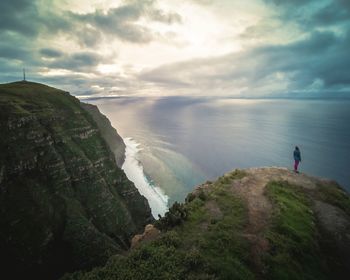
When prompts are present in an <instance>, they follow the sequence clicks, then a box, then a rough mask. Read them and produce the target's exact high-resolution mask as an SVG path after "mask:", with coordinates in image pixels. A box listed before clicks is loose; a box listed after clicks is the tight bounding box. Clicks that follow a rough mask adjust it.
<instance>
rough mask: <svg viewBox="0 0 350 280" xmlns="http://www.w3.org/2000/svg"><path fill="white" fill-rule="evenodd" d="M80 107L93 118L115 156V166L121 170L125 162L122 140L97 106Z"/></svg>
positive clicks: (83, 105)
mask: <svg viewBox="0 0 350 280" xmlns="http://www.w3.org/2000/svg"><path fill="white" fill-rule="evenodd" d="M81 106H82V107H83V108H84V109H85V110H86V111H88V112H89V114H90V115H91V116H92V117H93V119H94V121H95V122H96V124H97V126H98V128H99V130H100V132H101V134H102V136H103V138H104V139H105V140H106V142H107V144H108V146H109V148H110V149H111V151H113V153H114V154H115V159H116V162H117V165H118V166H119V167H120V168H121V167H122V165H123V163H124V160H125V144H124V141H123V139H122V138H121V137H120V136H119V134H118V133H117V131H116V129H115V128H114V127H113V126H112V125H111V122H110V121H109V119H108V118H107V117H106V116H105V115H102V114H101V113H100V111H99V110H98V108H97V106H95V105H92V104H87V103H81Z"/></svg>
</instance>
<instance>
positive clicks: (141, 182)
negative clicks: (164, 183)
mask: <svg viewBox="0 0 350 280" xmlns="http://www.w3.org/2000/svg"><path fill="white" fill-rule="evenodd" d="M123 140H124V143H125V146H126V149H125V161H124V164H123V166H122V169H123V170H124V172H125V174H126V176H127V177H128V179H129V180H130V181H132V182H133V183H134V184H135V186H136V188H137V189H138V190H139V192H140V193H141V194H142V195H143V196H145V197H146V198H147V200H148V203H149V205H150V207H151V210H152V215H153V216H154V217H155V218H156V219H157V218H158V214H160V215H162V216H163V215H164V213H165V212H166V211H168V200H169V197H168V196H167V195H166V194H164V192H163V190H162V189H161V188H159V187H158V186H155V185H154V184H153V183H152V182H150V181H149V180H148V179H147V177H146V176H145V173H144V171H143V166H142V165H141V162H140V160H139V152H140V151H141V150H142V149H140V148H139V146H140V144H139V143H137V142H136V141H135V140H133V139H132V138H124V139H123Z"/></svg>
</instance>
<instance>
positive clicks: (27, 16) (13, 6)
mask: <svg viewBox="0 0 350 280" xmlns="http://www.w3.org/2000/svg"><path fill="white" fill-rule="evenodd" d="M0 12H1V17H0V31H14V32H19V33H21V34H23V35H26V36H27V35H28V36H33V35H35V34H37V32H38V30H37V22H36V20H35V19H36V18H38V9H37V7H36V3H35V1H32V0H1V1H0Z"/></svg>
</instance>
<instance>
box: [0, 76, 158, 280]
mask: <svg viewBox="0 0 350 280" xmlns="http://www.w3.org/2000/svg"><path fill="white" fill-rule="evenodd" d="M82 106H84V108H85V109H86V107H89V106H87V105H82V104H81V103H80V102H79V100H78V99H76V98H74V97H72V96H70V95H69V93H67V92H63V91H60V90H57V89H54V88H50V87H48V86H44V85H41V84H36V83H29V82H17V83H11V84H3V85H0V131H1V138H0V228H1V232H0V257H1V263H2V266H3V267H4V268H5V269H6V270H8V272H11V273H12V277H11V278H12V279H15V278H16V277H17V276H19V275H18V274H21V275H26V276H27V277H29V276H30V275H32V276H33V275H34V276H36V278H37V279H38V278H46V279H49V278H54V277H57V276H59V275H62V273H63V272H65V271H72V270H75V269H79V268H80V269H81V268H90V267H92V266H95V265H100V264H103V263H104V262H105V261H106V260H107V258H108V257H109V256H111V255H113V254H116V253H118V252H121V251H123V250H125V249H127V248H128V247H129V245H130V239H131V237H132V236H133V235H134V234H135V233H137V232H142V230H143V228H144V226H145V225H146V224H148V223H149V222H150V221H152V220H153V217H152V215H151V210H150V208H149V205H148V202H147V200H146V199H145V198H144V197H143V196H141V195H140V194H139V192H138V191H137V189H136V188H135V186H134V185H133V183H132V182H130V181H129V180H128V179H127V177H126V176H125V174H124V172H123V171H122V170H121V169H120V168H118V167H117V165H116V160H115V157H114V155H113V153H112V152H111V149H113V150H114V151H115V150H118V151H120V153H121V151H123V149H124V146H123V143H122V140H121V138H120V137H118V136H117V135H116V132H115V130H112V131H110V132H109V131H108V130H109V129H110V128H111V127H110V124H109V122H107V121H106V119H105V117H104V116H99V113H98V111H97V110H95V109H92V110H93V111H94V112H93V113H91V110H88V111H89V113H88V112H87V111H86V110H85V109H83V108H82ZM91 114H92V116H91ZM96 122H97V123H100V124H101V123H104V124H103V129H102V131H101V128H100V127H99V126H98V125H97V124H96ZM103 135H104V136H105V137H106V138H107V140H105V139H104V138H103ZM113 139H118V144H113V145H114V146H113V145H112V144H111V142H112V141H113ZM108 142H110V143H109V144H110V145H108V144H107V143H108ZM118 145H121V147H120V148H118V147H117V146H118ZM118 158H119V164H120V163H121V160H122V157H120V156H119V157H118Z"/></svg>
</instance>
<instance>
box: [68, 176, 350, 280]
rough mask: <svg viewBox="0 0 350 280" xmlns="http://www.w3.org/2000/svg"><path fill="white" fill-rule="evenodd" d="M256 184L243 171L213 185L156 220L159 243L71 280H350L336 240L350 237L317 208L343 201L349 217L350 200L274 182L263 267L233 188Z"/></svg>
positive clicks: (339, 192) (324, 185) (341, 193)
mask: <svg viewBox="0 0 350 280" xmlns="http://www.w3.org/2000/svg"><path fill="white" fill-rule="evenodd" d="M288 176H289V175H288ZM290 176H294V175H290ZM252 178H253V177H252V175H251V173H249V172H248V173H246V172H244V171H238V170H236V171H234V172H232V173H228V174H225V175H224V176H223V177H220V178H219V179H218V180H217V181H216V182H214V183H211V182H209V183H206V184H205V185H203V186H202V187H200V188H198V189H197V190H196V191H195V192H193V193H192V194H190V195H189V196H188V197H187V199H186V202H185V203H184V204H178V203H176V204H174V205H173V207H172V208H170V210H169V212H168V213H167V214H166V216H165V217H163V218H162V219H161V220H159V221H157V222H156V224H155V225H156V226H157V227H158V228H159V229H161V230H162V232H161V234H160V235H159V238H158V239H157V240H156V241H151V242H147V243H141V246H140V247H138V248H136V249H134V250H131V251H130V252H129V254H128V255H126V256H123V257H121V256H116V257H112V258H110V260H109V261H108V263H107V264H106V266H103V267H100V268H95V269H94V270H92V271H90V272H76V273H74V274H69V275H66V276H65V277H64V278H63V279H64V280H73V279H74V280H81V279H88V280H97V279H105V280H112V279H123V280H127V279H134V280H135V279H152V280H154V279H347V276H348V272H349V271H348V270H349V269H348V267H347V265H348V262H349V261H348V258H346V256H349V253H350V250H348V251H347V252H346V253H345V254H343V253H344V252H341V250H338V248H337V247H336V245H335V238H337V236H338V235H339V234H348V233H349V231H348V229H344V231H343V232H335V231H336V229H335V228H334V232H333V233H335V234H333V233H329V232H328V233H327V229H325V228H323V226H322V223H321V222H320V221H319V219H320V217H319V216H318V214H317V212H316V211H315V209H314V204H315V203H316V201H318V199H321V200H323V199H324V201H329V200H330V199H331V200H332V201H334V200H333V199H335V201H336V203H335V204H338V203H341V205H340V206H339V207H340V208H337V211H338V210H339V211H340V212H339V213H343V214H345V212H344V211H343V210H342V208H343V209H347V207H348V201H349V196H348V195H347V194H346V193H345V192H344V191H342V190H341V189H339V188H337V187H335V186H332V185H331V184H329V183H324V182H321V181H320V183H319V185H318V186H317V187H315V188H314V189H312V190H309V189H306V188H303V187H301V186H297V185H294V184H291V183H288V181H278V180H277V181H274V180H270V181H269V183H267V184H266V186H265V194H264V195H265V196H267V198H268V200H269V202H270V203H271V205H272V212H271V215H270V217H269V218H268V221H267V226H266V227H265V229H264V230H263V232H262V233H261V234H262V235H263V236H264V237H265V238H266V239H267V240H268V246H267V248H266V250H264V251H260V252H259V254H260V259H261V265H259V266H257V264H256V263H255V262H254V260H253V257H252V255H251V254H252V247H251V246H253V245H252V244H253V243H251V242H250V241H249V239H248V238H247V228H248V227H249V223H250V221H249V211H250V209H249V208H248V205H247V203H246V201H245V199H244V198H243V197H242V196H239V195H238V193H235V192H234V191H233V190H234V188H232V186H234V185H236V186H237V185H240V186H241V187H242V190H243V192H244V188H245V187H248V186H247V184H248V183H247V182H248V181H249V179H252ZM256 178H257V177H254V178H253V181H254V180H255V181H256V180H257V179H256ZM320 186H322V187H320ZM325 189H327V191H326V195H325ZM330 190H331V191H330ZM330 192H331V193H333V192H334V193H336V194H331V195H329V193H330ZM323 197H324V198H323ZM332 197H333V198H332ZM339 197H341V198H342V199H339ZM339 201H341V202H339ZM344 217H346V219H348V221H349V216H344ZM347 244H349V240H347Z"/></svg>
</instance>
